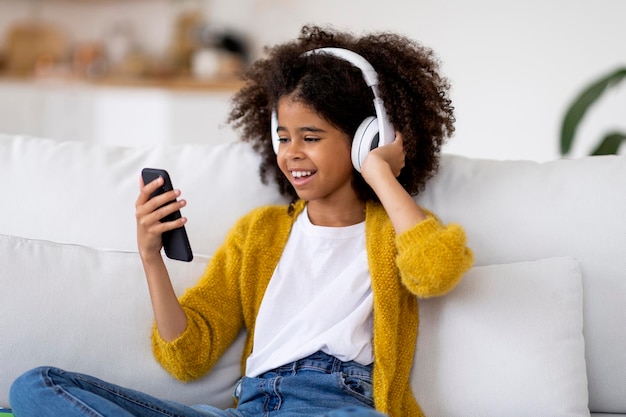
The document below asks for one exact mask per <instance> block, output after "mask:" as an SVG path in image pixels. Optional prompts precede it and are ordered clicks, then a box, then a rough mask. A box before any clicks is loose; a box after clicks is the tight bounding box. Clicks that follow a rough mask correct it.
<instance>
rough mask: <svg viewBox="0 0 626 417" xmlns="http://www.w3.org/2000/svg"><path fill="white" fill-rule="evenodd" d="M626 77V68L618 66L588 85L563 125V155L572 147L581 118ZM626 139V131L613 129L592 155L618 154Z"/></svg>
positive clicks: (572, 105)
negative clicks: (606, 92)
mask: <svg viewBox="0 0 626 417" xmlns="http://www.w3.org/2000/svg"><path fill="white" fill-rule="evenodd" d="M624 78H626V68H618V69H616V70H614V71H612V72H610V73H609V74H607V75H604V76H602V77H601V78H599V79H598V80H596V81H594V82H593V83H591V84H590V85H589V86H587V87H586V88H585V89H584V90H583V91H582V92H581V93H580V94H579V95H578V96H577V97H576V99H575V100H574V101H573V102H572V104H571V105H570V106H569V108H568V109H567V112H566V113H565V117H564V118H563V124H562V126H561V155H563V156H565V155H567V154H568V153H569V152H570V150H571V148H572V143H573V142H574V138H575V136H576V130H577V129H578V125H579V124H580V122H581V120H582V119H583V117H584V116H585V114H586V113H587V111H588V110H589V108H591V107H592V105H593V104H594V103H595V102H596V101H597V100H598V99H599V98H600V97H601V96H602V94H604V92H605V91H606V90H607V89H608V88H611V87H615V86H616V85H618V84H619V83H620V82H621V81H622V80H623V79H624ZM624 141H626V132H619V131H612V132H609V133H607V134H605V136H604V137H603V138H602V139H601V140H600V142H599V143H598V144H597V145H596V147H595V149H594V150H593V151H592V152H591V155H611V154H617V151H618V150H619V147H620V145H621V144H622V142H624Z"/></svg>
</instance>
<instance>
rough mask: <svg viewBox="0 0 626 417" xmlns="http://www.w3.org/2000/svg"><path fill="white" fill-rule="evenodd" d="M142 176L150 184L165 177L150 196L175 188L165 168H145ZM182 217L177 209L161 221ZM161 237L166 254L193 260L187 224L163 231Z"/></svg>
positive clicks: (187, 260) (169, 256) (145, 182)
mask: <svg viewBox="0 0 626 417" xmlns="http://www.w3.org/2000/svg"><path fill="white" fill-rule="evenodd" d="M141 176H142V178H143V183H144V184H148V183H150V182H152V181H154V180H155V179H157V178H159V177H163V185H162V186H161V187H159V188H157V189H156V191H154V192H153V193H152V194H150V198H153V197H155V196H157V195H159V194H163V193H164V192H166V191H171V190H173V189H174V187H173V186H172V180H171V179H170V175H169V174H168V173H167V171H166V170H164V169H157V168H144V169H143V170H142V171H141ZM174 201H175V200H172V201H170V202H168V203H166V205H167V204H171V203H173V202H174ZM180 217H181V214H180V210H176V211H175V212H174V213H172V214H169V215H167V216H165V217H163V218H162V219H161V221H162V222H168V221H172V220H176V219H180ZM161 239H162V240H163V249H164V250H165V255H166V256H167V257H168V258H170V259H176V260H178V261H185V262H191V261H192V260H193V252H192V250H191V245H190V244H189V238H188V237H187V230H186V229H185V226H182V227H179V228H177V229H174V230H170V231H168V232H165V233H163V235H161Z"/></svg>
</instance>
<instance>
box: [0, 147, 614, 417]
mask: <svg viewBox="0 0 626 417" xmlns="http://www.w3.org/2000/svg"><path fill="white" fill-rule="evenodd" d="M146 166H150V167H159V168H165V169H167V170H168V171H169V172H170V175H171V177H172V180H173V182H174V185H175V187H178V188H181V189H182V191H183V196H184V197H185V198H186V199H187V200H188V206H187V207H186V208H185V209H184V214H185V215H186V216H188V218H189V223H188V226H187V230H188V233H189V236H190V239H191V245H192V248H193V250H194V252H195V255H196V258H195V259H194V261H193V262H192V263H183V262H175V261H169V262H168V264H169V266H170V268H171V275H172V276H173V281H174V284H175V287H176V289H177V291H181V292H182V291H183V290H184V289H185V288H186V287H189V286H191V285H193V283H194V281H195V279H196V277H197V276H198V275H199V274H200V273H201V271H202V269H203V268H204V264H205V263H206V262H207V261H208V260H209V259H210V257H211V253H212V252H213V251H214V250H215V249H216V247H217V246H218V245H219V244H220V243H221V241H222V239H223V237H224V235H225V233H226V231H227V230H228V229H229V228H230V226H231V225H232V224H233V223H234V222H235V220H236V219H237V218H238V217H239V216H241V215H243V214H244V213H245V212H247V211H248V210H249V209H251V208H253V207H255V206H258V205H261V204H268V203H280V202H283V200H282V199H281V197H280V196H279V195H278V193H277V192H276V191H275V189H274V188H273V187H272V186H271V185H270V186H265V185H262V184H261V183H260V181H259V179H258V175H257V172H258V171H257V170H258V158H257V156H256V155H255V154H254V153H253V152H252V151H251V149H250V148H249V147H248V146H247V145H244V144H240V143H232V144H227V145H219V146H211V145H185V146H168V145H160V146H154V147H143V148H120V147H102V146H96V145H89V144H84V143H80V142H60V141H55V140H49V139H38V138H29V137H19V136H2V135H0V178H1V179H2V183H3V187H2V192H1V197H0V210H1V213H2V216H0V326H1V328H0V339H1V342H0V407H2V406H4V407H7V406H8V390H9V387H10V384H11V382H12V380H13V379H14V378H15V377H17V376H18V375H19V374H20V373H22V372H24V371H26V370H27V369H29V368H32V367H35V366H39V365H55V366H60V367H63V368H67V369H71V370H74V371H80V372H86V373H90V374H94V375H96V376H99V377H102V378H104V379H107V380H111V381H113V382H116V383H119V384H123V385H127V386H131V387H133V388H137V389H140V390H143V391H147V392H149V393H152V394H155V395H158V396H160V397H164V398H170V399H174V400H177V401H181V402H184V403H212V404H215V405H219V406H228V405H230V403H231V390H232V387H233V385H234V384H235V382H236V380H237V379H238V378H239V372H240V371H239V354H240V351H241V337H240V339H239V341H238V342H237V343H236V344H235V345H234V346H233V347H232V349H231V350H230V351H229V352H228V354H227V355H226V356H225V357H224V358H223V359H222V360H221V362H220V363H219V364H218V366H217V367H216V369H215V370H214V371H213V372H211V374H209V375H208V376H207V377H205V378H203V379H201V380H200V381H196V382H193V383H189V384H181V383H179V382H177V381H175V380H174V379H172V378H171V377H170V376H169V375H168V374H167V373H165V372H164V371H163V370H162V369H161V368H160V367H159V365H158V364H157V363H156V362H155V361H154V359H153V357H152V354H151V346H150V339H149V334H150V328H151V324H152V315H151V309H150V303H149V298H148V292H147V288H146V285H145V281H144V278H143V272H142V269H141V265H140V261H139V258H138V255H137V253H136V245H135V220H134V201H135V198H136V196H137V191H138V182H139V173H140V170H141V168H142V167H146ZM417 199H418V201H419V202H420V203H421V204H422V205H423V206H425V207H427V208H429V209H431V210H433V211H434V212H436V213H437V214H438V215H439V216H440V217H441V219H442V220H443V221H444V222H458V223H460V224H462V225H463V226H464V227H465V229H466V232H467V235H468V239H469V245H470V246H471V247H472V249H473V250H474V253H475V258H476V266H475V267H474V268H473V269H472V270H471V271H470V272H468V274H467V276H466V277H465V278H464V279H463V281H462V282H461V284H460V285H459V287H457V288H456V289H455V290H454V291H452V292H451V293H450V294H448V295H447V296H445V297H442V298H438V299H430V300H422V301H420V316H421V325H420V337H419V341H418V346H417V348H418V349H417V353H416V357H415V365H414V368H413V375H412V380H411V384H412V387H413V389H414V391H415V393H416V396H417V398H418V399H419V402H420V404H421V405H422V407H423V409H424V411H425V412H426V414H427V415H428V416H431V417H435V416H441V417H455V416H459V417H472V416H476V417H485V416H494V417H509V416H510V417H513V416H519V417H556V416H563V417H577V416H586V415H590V414H591V415H593V416H596V415H600V414H602V415H610V416H617V415H622V416H624V415H626V309H625V307H626V157H625V156H619V157H616V156H608V157H592V158H584V159H578V160H558V161H552V162H548V163H542V164H539V163H534V162H528V161H489V160H475V159H469V158H465V157H459V156H451V155H445V156H444V157H443V159H442V165H441V169H440V172H439V174H438V175H437V176H436V177H435V178H434V179H433V180H432V181H431V182H430V184H429V186H428V187H427V190H426V191H425V192H424V193H422V194H421V195H420V196H418V197H417ZM242 337H243V335H242Z"/></svg>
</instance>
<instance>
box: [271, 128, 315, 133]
mask: <svg viewBox="0 0 626 417" xmlns="http://www.w3.org/2000/svg"><path fill="white" fill-rule="evenodd" d="M276 131H278V132H281V131H282V132H286V131H287V128H286V127H284V126H278V127H277V128H276ZM298 131H299V132H313V133H325V132H326V131H325V130H324V129H320V128H319V127H314V126H302V127H300V128H298Z"/></svg>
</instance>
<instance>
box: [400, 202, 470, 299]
mask: <svg viewBox="0 0 626 417" xmlns="http://www.w3.org/2000/svg"><path fill="white" fill-rule="evenodd" d="M396 246H397V249H398V256H397V258H396V264H397V266H398V268H399V270H400V275H401V277H402V281H403V283H404V285H405V286H406V287H407V288H408V289H409V290H410V291H411V292H413V293H414V294H415V295H417V296H418V297H422V298H427V297H435V296H439V295H443V294H446V293H447V292H449V291H450V290H452V289H453V288H454V287H455V286H456V285H457V284H458V283H459V281H460V280H461V278H462V277H463V274H464V273H465V272H466V271H467V270H468V269H469V268H470V267H471V266H472V264H473V262H474V257H473V254H472V251H471V250H470V249H469V248H468V247H467V246H466V237H465V232H464V230H463V228H462V227H461V226H459V225H457V224H450V225H447V226H444V225H442V224H441V223H440V222H439V220H438V219H437V218H436V217H435V216H433V215H432V214H430V213H428V217H427V219H426V220H424V221H422V222H420V223H418V224H417V225H415V226H414V227H413V228H411V229H409V230H407V231H405V232H404V233H402V234H400V235H398V236H397V237H396Z"/></svg>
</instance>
